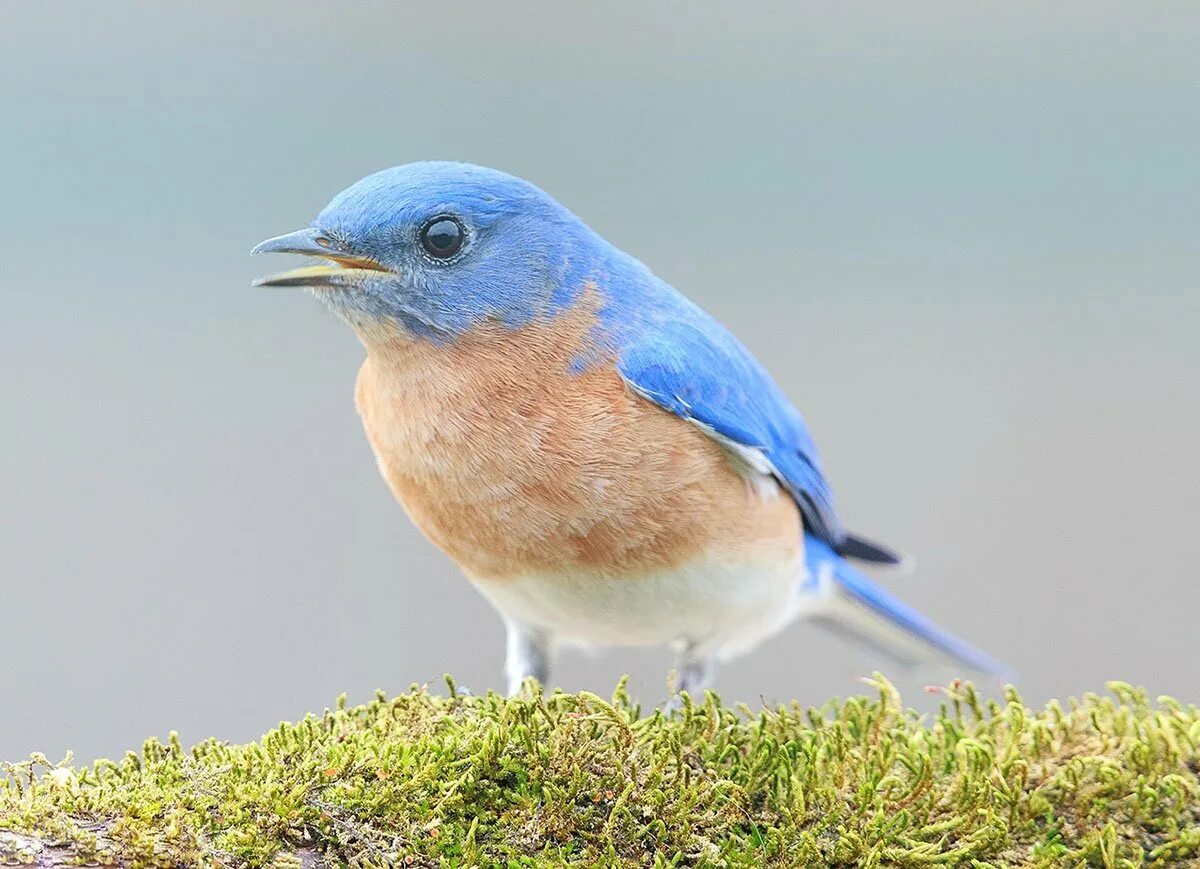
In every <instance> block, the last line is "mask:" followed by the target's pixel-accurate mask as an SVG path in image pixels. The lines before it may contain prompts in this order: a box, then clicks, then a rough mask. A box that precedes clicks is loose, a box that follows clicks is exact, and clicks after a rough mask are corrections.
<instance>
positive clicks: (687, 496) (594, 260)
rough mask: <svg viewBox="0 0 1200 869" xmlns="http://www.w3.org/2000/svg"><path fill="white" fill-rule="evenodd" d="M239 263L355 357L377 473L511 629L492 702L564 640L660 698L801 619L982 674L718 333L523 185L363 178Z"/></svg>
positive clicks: (792, 414) (993, 668) (418, 174)
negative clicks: (284, 258) (855, 524)
mask: <svg viewBox="0 0 1200 869" xmlns="http://www.w3.org/2000/svg"><path fill="white" fill-rule="evenodd" d="M253 253H289V254H300V255H303V256H310V257H318V258H320V259H321V260H322V262H321V264H319V265H310V266H306V267H302V268H297V269H293V270H291V271H286V272H283V273H281V274H276V275H272V276H270V277H266V278H261V279H259V280H257V281H255V285H257V286H271V287H305V288H307V289H308V290H309V291H310V292H312V293H313V294H314V295H315V296H317V298H319V299H320V300H321V301H322V302H324V303H325V304H326V305H327V306H328V307H329V308H330V309H331V310H332V311H333V312H334V313H335V314H336V315H337V316H338V317H340V318H341V319H342V320H344V321H345V322H346V323H347V324H348V325H349V326H350V327H351V328H352V329H353V330H354V332H355V333H356V334H357V336H358V338H359V340H360V341H361V343H362V344H363V346H364V348H365V350H366V360H365V362H364V363H363V366H362V369H361V370H360V372H359V375H358V380H357V384H356V389H355V403H356V406H357V409H358V412H359V414H360V415H361V417H362V421H363V426H364V428H365V430H366V434H367V438H368V440H369V441H370V443H371V446H372V448H373V450H374V453H375V457H376V459H377V461H378V464H379V470H380V472H381V473H382V475H383V477H384V479H385V480H386V481H387V484H388V486H389V487H390V488H391V490H392V492H393V493H394V495H395V497H396V499H397V500H398V501H399V502H400V503H401V504H402V505H403V507H404V508H405V510H406V511H407V512H408V514H409V516H410V517H411V518H412V521H413V522H414V523H416V525H417V526H418V527H419V528H420V529H421V531H422V532H424V534H425V535H426V536H427V537H428V538H429V539H430V540H431V541H432V542H433V543H434V544H436V545H437V546H438V547H440V548H441V549H442V550H443V551H445V552H446V554H448V555H449V557H450V558H451V559H453V560H454V561H455V562H456V563H457V564H458V566H459V567H460V568H461V569H462V571H463V573H465V574H466V576H467V577H468V578H469V579H470V580H471V582H472V583H474V585H475V587H476V588H478V589H479V590H480V591H481V592H482V593H483V595H484V596H485V597H486V598H487V599H488V600H489V601H490V602H491V603H492V605H493V606H494V607H495V609H496V610H497V611H498V612H499V614H500V616H501V618H502V619H503V621H504V624H505V626H506V629H507V650H506V660H505V672H506V675H507V682H508V689H509V691H510V693H515V692H517V691H519V690H520V689H521V687H522V685H523V684H524V680H525V679H527V678H528V677H533V678H535V679H537V680H538V681H540V682H542V683H546V682H547V681H548V679H549V676H550V666H551V663H552V659H553V655H554V652H555V650H556V648H557V647H559V646H560V645H563V644H584V645H599V646H613V645H631V646H660V645H663V646H669V647H671V648H672V649H673V650H674V651H675V653H676V655H677V656H678V659H677V660H678V665H677V669H676V673H677V678H676V687H677V689H678V690H680V691H689V692H696V691H698V690H700V689H702V688H703V687H705V686H706V685H707V683H708V682H709V680H710V678H711V675H712V673H713V669H714V666H715V665H716V664H717V663H718V662H720V661H722V660H725V659H728V658H729V657H731V656H734V655H737V654H739V653H742V652H745V651H748V650H750V649H751V648H753V647H754V646H756V645H757V644H759V643H761V642H762V641H763V640H764V639H765V638H767V637H770V636H771V635H773V634H775V633H776V632H778V631H780V630H781V629H782V628H784V627H785V626H786V625H788V624H789V622H791V621H793V620H794V619H797V618H807V619H812V620H815V621H817V622H820V623H823V624H825V625H828V626H831V627H833V628H835V629H837V630H839V631H841V632H843V633H848V634H850V635H852V636H854V637H856V638H858V639H860V640H862V641H864V642H865V643H868V644H869V645H871V646H872V647H875V648H878V649H881V650H883V651H885V652H887V653H890V655H891V656H893V657H894V658H896V659H898V660H899V661H902V662H906V663H918V662H925V661H941V662H943V663H948V664H950V665H952V666H954V667H956V668H958V669H959V670H960V671H962V670H971V671H978V672H982V673H986V674H999V673H1001V672H1002V668H1001V665H1000V664H999V663H998V662H996V661H995V660H993V659H992V658H990V657H989V656H987V655H985V654H984V653H983V652H980V651H978V650H976V649H974V648H973V647H971V646H969V645H968V644H967V643H965V642H964V641H962V640H960V639H958V638H956V637H955V636H952V635H951V634H949V633H947V632H945V631H943V630H942V629H941V628H939V627H937V626H935V625H934V624H933V623H932V622H931V621H930V620H929V619H927V618H926V617H925V616H923V615H921V614H920V613H919V612H917V611H916V610H915V609H913V608H911V607H910V606H908V605H906V604H905V603H903V602H902V601H900V600H898V599H897V598H896V597H894V596H893V595H892V594H890V593H889V592H887V591H885V590H883V589H882V588H881V587H879V586H878V585H876V584H874V583H873V582H871V581H870V580H869V579H868V578H867V576H866V575H865V574H864V573H863V572H862V571H861V570H860V569H859V568H858V567H856V566H854V563H855V562H857V563H859V564H866V565H872V564H873V565H896V564H898V563H899V562H900V561H901V559H900V556H899V555H897V554H896V553H895V552H894V551H893V550H891V549H889V548H887V547H885V546H883V545H880V544H878V543H874V542H872V541H871V540H869V539H867V538H865V537H862V536H860V535H857V534H853V533H850V532H849V531H847V530H846V529H845V528H844V527H843V525H842V522H841V519H840V518H839V516H838V513H837V510H836V509H835V504H834V498H833V493H832V491H831V489H830V485H829V482H828V480H827V479H826V477H825V474H824V472H823V471H822V467H821V462H820V460H819V458H818V456H817V450H816V447H815V446H814V444H813V440H812V437H811V436H810V435H809V432H808V430H807V428H806V426H805V423H804V421H803V419H802V418H801V416H800V414H799V412H798V411H797V410H796V409H795V408H794V407H793V406H792V404H791V402H789V401H788V399H787V398H786V396H785V395H784V394H783V392H782V391H781V390H780V388H779V387H778V386H777V385H776V384H775V382H774V381H773V380H772V378H771V376H770V375H769V374H768V373H767V372H766V370H765V369H764V368H763V367H762V365H760V364H759V363H758V361H756V360H755V358H754V357H753V356H752V355H751V354H750V352H749V350H747V349H746V348H745V347H744V346H743V345H742V344H741V343H740V342H739V341H738V340H737V339H736V338H735V337H733V335H732V334H731V333H730V332H729V331H727V330H726V329H725V328H724V327H723V326H722V325H721V324H720V323H718V322H717V321H716V320H715V319H714V318H713V317H712V316H710V315H709V314H707V313H706V312H705V311H703V310H702V309H701V308H699V307H698V306H696V305H695V304H694V303H692V302H691V301H689V300H688V299H687V298H685V297H684V296H683V295H682V294H680V293H679V292H677V291H676V290H675V289H673V288H672V287H671V286H669V285H668V284H666V283H665V282H663V281H662V280H660V279H659V278H657V277H655V275H654V274H653V273H652V272H651V271H650V270H649V269H648V268H647V267H646V266H645V265H643V264H642V263H641V262H639V261H638V260H636V259H634V258H633V257H632V256H630V255H629V254H626V253H624V252H623V251H621V250H618V249H617V248H616V247H614V246H613V245H611V244H609V243H608V242H606V241H605V240H604V239H603V238H601V237H600V236H599V235H597V234H596V233H595V232H593V231H592V230H591V229H589V228H588V227H587V226H586V225H585V224H584V223H583V221H581V220H580V219H579V218H578V217H576V216H575V215H574V214H572V213H571V212H570V211H568V210H567V209H566V208H565V207H563V206H562V205H560V204H559V203H558V202H557V201H555V200H554V199H553V198H551V197H550V196H549V195H548V194H547V193H545V192H543V191H542V190H540V189H538V188H537V187H535V186H534V185H532V184H530V183H528V182H526V181H523V180H521V179H519V178H516V177H514V176H512V175H508V174H505V173H503V172H499V171H495V170H492V169H486V168H483V167H480V166H474V165H470V164H465V163H453V162H420V163H410V164H407V165H404V166H398V167H395V168H392V169H387V170H385V171H382V172H378V173H376V174H374V175H370V176H368V177H366V178H364V179H362V180H361V181H359V182H358V183H356V184H354V185H353V186H352V187H350V188H348V189H346V190H344V191H343V192H341V193H339V194H338V195H337V196H335V197H334V198H333V200H332V201H331V202H330V203H329V204H328V205H327V206H326V207H325V209H324V210H323V211H322V212H321V213H320V214H319V215H318V216H317V218H316V220H314V221H313V222H312V224H311V225H310V226H309V227H308V228H307V229H302V230H299V231H298V232H292V233H289V234H287V235H281V236H278V237H276V238H271V239H268V240H267V241H264V242H262V243H261V244H259V245H258V246H257V247H255V248H254V250H253Z"/></svg>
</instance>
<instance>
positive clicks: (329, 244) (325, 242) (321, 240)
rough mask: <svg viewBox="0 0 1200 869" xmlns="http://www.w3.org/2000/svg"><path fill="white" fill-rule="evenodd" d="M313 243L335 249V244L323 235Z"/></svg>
mask: <svg viewBox="0 0 1200 869" xmlns="http://www.w3.org/2000/svg"><path fill="white" fill-rule="evenodd" d="M313 241H315V242H316V243H317V244H319V245H320V246H321V247H333V242H332V241H330V240H329V239H327V238H326V237H325V236H323V235H318V236H317V237H316V238H314V239H313Z"/></svg>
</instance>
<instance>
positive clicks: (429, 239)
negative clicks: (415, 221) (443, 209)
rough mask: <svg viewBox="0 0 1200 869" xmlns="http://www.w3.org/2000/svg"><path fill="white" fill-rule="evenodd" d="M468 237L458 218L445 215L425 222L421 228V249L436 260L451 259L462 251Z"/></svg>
mask: <svg viewBox="0 0 1200 869" xmlns="http://www.w3.org/2000/svg"><path fill="white" fill-rule="evenodd" d="M466 236H467V234H466V232H465V231H464V230H463V225H462V224H461V223H459V222H458V218H455V217H451V216H449V215H447V214H443V215H441V216H439V217H433V218H430V219H429V220H427V221H425V224H424V226H422V227H421V247H423V248H425V253H427V254H429V255H430V256H431V257H433V258H434V259H450V257H452V256H454V255H455V254H456V253H458V252H459V251H460V250H461V249H462V246H463V241H464V240H465V239H466Z"/></svg>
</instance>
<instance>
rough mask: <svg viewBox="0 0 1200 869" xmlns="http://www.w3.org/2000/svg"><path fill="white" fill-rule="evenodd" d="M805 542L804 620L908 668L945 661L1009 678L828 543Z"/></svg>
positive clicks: (992, 661) (810, 539) (985, 656)
mask: <svg viewBox="0 0 1200 869" xmlns="http://www.w3.org/2000/svg"><path fill="white" fill-rule="evenodd" d="M804 542H805V546H806V547H807V551H806V553H805V557H806V560H807V562H808V571H809V577H808V581H807V582H806V583H805V584H804V585H803V586H802V587H801V589H800V594H801V598H800V602H799V615H800V616H802V617H806V618H808V619H810V620H813V621H816V622H819V623H821V624H823V625H825V626H827V627H829V628H831V629H832V630H834V631H837V632H839V633H848V634H851V635H852V636H854V637H855V638H856V639H858V640H859V641H861V642H864V643H866V644H868V645H870V646H872V647H874V648H877V649H879V650H880V651H882V652H884V653H885V654H887V655H889V656H890V657H893V658H895V659H896V660H898V661H900V662H902V663H905V664H920V663H924V662H928V661H941V662H943V663H948V664H951V665H955V666H960V667H966V668H968V669H970V670H974V671H976V672H978V673H983V674H987V675H990V676H997V677H1001V678H1008V677H1010V676H1011V673H1010V671H1009V670H1008V668H1007V667H1005V666H1004V664H1002V663H1001V662H999V661H997V660H996V659H995V658H993V657H991V656H990V655H988V654H986V653H984V652H982V651H980V650H979V649H976V648H975V647H974V646H972V645H970V644H969V643H967V642H966V641H965V640H962V639H959V638H958V637H956V636H954V635H953V634H951V633H949V632H947V631H945V630H943V629H941V628H939V627H938V626H937V625H935V624H934V623H933V622H932V621H931V620H930V619H928V618H927V617H925V616H924V615H922V614H921V613H919V612H918V611H917V610H915V609H914V608H913V607H911V606H909V605H908V604H906V603H904V601H902V600H900V599H899V598H898V597H896V596H895V595H893V594H891V593H890V592H888V591H885V590H884V589H883V588H880V587H879V586H878V585H876V584H875V583H873V582H871V580H869V579H868V578H867V577H866V575H864V574H863V573H862V572H860V571H859V570H857V569H855V568H854V567H852V566H850V565H849V564H848V563H847V562H846V560H845V559H844V558H843V557H841V556H840V555H839V554H838V553H837V552H835V551H834V550H833V549H832V548H831V547H830V546H829V545H828V544H826V543H824V542H822V541H820V540H817V539H816V538H815V537H811V536H806V537H805V541H804Z"/></svg>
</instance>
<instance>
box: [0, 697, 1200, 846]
mask: <svg viewBox="0 0 1200 869" xmlns="http://www.w3.org/2000/svg"><path fill="white" fill-rule="evenodd" d="M876 688H877V691H878V694H877V696H875V697H873V698H861V699H853V700H848V701H844V702H837V703H832V704H830V705H829V706H828V707H826V708H824V709H819V710H813V709H807V710H806V709H802V708H800V707H798V706H793V707H788V708H777V709H770V710H761V711H754V710H751V709H749V708H746V707H739V708H735V709H731V708H728V707H724V706H722V705H721V704H720V702H719V701H718V700H717V699H716V698H715V697H712V696H710V697H709V698H708V699H707V702H705V703H704V704H703V705H695V706H692V705H688V706H686V708H685V709H684V710H683V711H682V713H681V714H679V715H677V716H675V717H671V718H666V717H664V716H663V715H662V714H660V713H657V712H655V713H653V714H650V715H648V716H645V717H643V716H642V715H641V713H640V710H639V709H638V708H637V707H636V706H634V705H633V704H631V703H630V701H629V700H628V698H627V697H626V696H625V694H624V691H623V689H621V688H619V689H618V691H617V694H616V696H615V698H614V699H613V701H612V702H608V701H605V700H603V699H601V698H599V697H597V696H594V695H591V694H586V693H585V694H554V695H549V696H541V695H536V696H533V695H531V696H530V697H529V698H526V699H520V700H505V699H502V698H499V697H496V696H487V697H467V696H460V695H458V694H456V692H454V690H453V686H451V691H450V696H448V697H438V696H434V695H432V694H430V693H428V692H426V691H423V690H417V689H414V690H413V691H411V692H410V693H408V694H404V695H401V696H399V697H396V698H394V699H388V698H386V697H384V696H382V695H381V696H379V697H378V698H376V699H375V700H374V701H372V702H371V703H369V704H367V705H365V706H358V707H346V706H345V704H344V703H343V704H341V705H339V707H338V708H337V709H336V710H333V711H327V712H326V713H325V714H324V715H321V716H309V717H308V718H306V719H304V720H303V721H301V722H299V723H298V724H285V725H281V726H280V727H279V728H277V729H276V730H273V731H271V732H270V733H268V734H267V735H266V736H265V737H263V739H262V740H261V741H259V742H256V743H252V744H250V745H242V746H230V745H226V744H223V743H219V742H216V741H211V740H210V741H208V742H204V743H201V744H200V745H198V746H196V747H195V748H194V749H192V750H191V751H190V752H188V751H185V750H184V749H183V748H182V747H181V746H180V744H179V742H178V740H177V739H175V738H174V737H172V738H171V739H170V740H169V741H168V742H167V744H165V745H164V744H162V743H160V742H158V741H157V740H150V741H148V742H147V743H146V744H145V745H144V746H143V747H142V751H141V752H140V753H132V752H131V753H130V754H128V755H127V756H126V757H125V759H124V760H122V761H120V762H118V763H110V762H107V761H101V762H99V763H97V764H96V765H95V766H93V767H90V768H81V769H74V768H71V767H70V766H67V765H52V764H49V763H48V762H47V761H46V759H45V758H41V757H35V758H34V759H32V760H30V761H27V762H24V763H18V764H9V765H7V780H6V781H5V780H3V779H0V781H3V785H2V786H0V831H7V832H0V863H3V862H4V860H5V859H6V858H7V859H8V860H11V861H19V860H23V861H26V862H33V863H38V862H41V863H43V864H44V865H52V864H54V863H55V861H62V860H68V859H70V860H75V861H90V860H99V861H101V862H106V861H107V862H111V861H120V862H121V863H123V864H125V865H135V866H151V865H153V866H174V865H205V866H265V865H274V866H301V865H340V864H344V863H348V864H352V865H379V866H385V865H386V866H391V865H419V866H425V865H496V864H499V865H505V864H507V865H515V866H548V865H561V864H577V865H583V866H591V865H648V866H668V865H745V866H760V865H767V866H812V865H817V866H819V865H846V866H926V865H931V864H944V865H950V866H954V865H966V866H976V867H979V866H1026V865H1047V866H1059V865H1091V866H1114V867H1115V866H1137V865H1147V864H1149V865H1187V866H1194V865H1197V864H1198V863H1200V778H1198V773H1200V712H1198V711H1197V709H1196V708H1195V707H1187V708H1185V707H1182V706H1180V705H1179V704H1177V703H1175V702H1174V701H1172V700H1169V699H1160V700H1159V701H1158V702H1157V703H1153V704H1152V703H1151V702H1150V701H1149V700H1148V699H1147V698H1146V697H1145V696H1144V694H1143V693H1141V692H1139V691H1135V690H1134V689H1132V688H1130V687H1128V686H1126V685H1122V684H1113V685H1110V686H1109V688H1110V691H1111V692H1112V696H1111V697H1098V696H1088V697H1085V698H1084V699H1083V700H1082V701H1078V702H1071V703H1070V704H1069V705H1068V706H1067V707H1066V708H1063V707H1062V706H1060V705H1058V704H1057V703H1051V704H1050V705H1049V706H1047V707H1046V708H1045V709H1041V710H1032V709H1029V708H1027V707H1025V706H1024V705H1023V704H1022V703H1021V701H1020V699H1019V698H1018V697H1017V695H1016V693H1015V692H1011V691H1010V692H1009V693H1008V694H1007V696H1006V697H1005V699H1004V701H1003V702H991V701H988V702H985V701H983V700H981V699H980V698H979V697H978V696H977V695H976V693H975V692H974V690H973V689H971V688H970V687H969V686H959V687H953V688H950V689H947V690H946V692H945V698H944V702H943V704H942V708H941V712H940V713H939V714H938V715H937V716H931V717H930V718H929V720H924V719H922V718H921V717H919V716H917V715H915V714H913V713H909V712H905V711H904V710H903V707H902V706H901V704H900V698H899V697H898V696H897V694H896V692H895V691H894V689H893V688H892V687H891V686H890V685H889V684H888V683H887V682H886V681H884V680H883V679H882V678H880V679H877V681H876Z"/></svg>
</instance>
